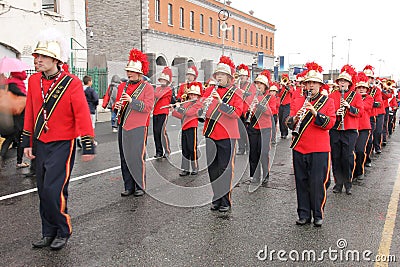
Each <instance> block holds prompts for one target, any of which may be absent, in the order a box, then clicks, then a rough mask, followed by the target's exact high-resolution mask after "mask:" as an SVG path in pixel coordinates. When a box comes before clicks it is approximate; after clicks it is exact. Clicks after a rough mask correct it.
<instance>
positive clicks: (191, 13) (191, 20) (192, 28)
mask: <svg viewBox="0 0 400 267" xmlns="http://www.w3.org/2000/svg"><path fill="white" fill-rule="evenodd" d="M190 30H191V31H194V12H193V11H190Z"/></svg>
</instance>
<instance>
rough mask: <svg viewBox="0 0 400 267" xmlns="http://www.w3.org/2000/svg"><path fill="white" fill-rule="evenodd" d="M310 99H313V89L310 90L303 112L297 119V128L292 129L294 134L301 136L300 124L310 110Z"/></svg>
mask: <svg viewBox="0 0 400 267" xmlns="http://www.w3.org/2000/svg"><path fill="white" fill-rule="evenodd" d="M310 100H311V90H308V91H307V96H306V99H305V100H304V103H303V107H302V109H303V112H302V113H301V115H300V117H299V120H298V121H297V124H296V128H295V129H294V130H293V131H292V135H293V136H299V131H300V125H301V123H302V122H303V119H304V116H305V115H306V113H307V111H308V110H307V109H306V105H307V104H308V103H309V102H310Z"/></svg>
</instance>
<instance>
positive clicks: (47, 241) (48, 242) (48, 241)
mask: <svg viewBox="0 0 400 267" xmlns="http://www.w3.org/2000/svg"><path fill="white" fill-rule="evenodd" d="M54 238H55V237H54V236H45V237H43V238H42V239H40V240H39V241H36V242H33V243H32V247H34V248H44V247H48V246H50V245H51V242H53V240H54Z"/></svg>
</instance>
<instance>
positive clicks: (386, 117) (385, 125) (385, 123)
mask: <svg viewBox="0 0 400 267" xmlns="http://www.w3.org/2000/svg"><path fill="white" fill-rule="evenodd" d="M388 128H389V107H387V108H385V114H384V115H383V129H382V141H383V142H386V141H387V136H388Z"/></svg>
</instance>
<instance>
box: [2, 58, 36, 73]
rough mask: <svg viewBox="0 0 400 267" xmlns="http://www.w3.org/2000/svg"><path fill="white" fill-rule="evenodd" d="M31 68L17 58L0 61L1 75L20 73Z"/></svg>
mask: <svg viewBox="0 0 400 267" xmlns="http://www.w3.org/2000/svg"><path fill="white" fill-rule="evenodd" d="M30 68H31V67H30V66H29V65H27V64H26V63H24V62H22V61H21V60H19V59H17V58H11V57H3V58H2V59H0V73H5V72H20V71H24V70H29V69H30Z"/></svg>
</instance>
